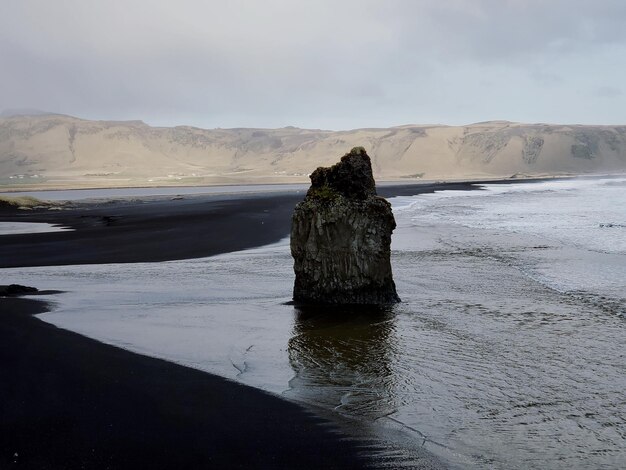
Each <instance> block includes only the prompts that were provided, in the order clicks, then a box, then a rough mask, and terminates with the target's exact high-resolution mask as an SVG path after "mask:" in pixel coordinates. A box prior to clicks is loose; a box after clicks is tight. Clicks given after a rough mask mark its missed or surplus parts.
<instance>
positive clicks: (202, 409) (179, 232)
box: [0, 183, 474, 469]
mask: <svg viewBox="0 0 626 470" xmlns="http://www.w3.org/2000/svg"><path fill="white" fill-rule="evenodd" d="M443 187H444V186H443V185H406V186H395V187H383V188H380V190H379V193H381V195H385V196H391V195H404V194H407V195H408V194H417V193H423V192H432V191H434V190H435V189H443ZM445 187H446V188H447V189H473V188H474V187H472V186H471V185H469V184H464V183H459V184H448V185H445ZM302 198H303V194H272V195H254V196H232V195H231V196H196V197H189V198H186V199H182V200H169V199H167V200H163V199H155V200H148V201H145V200H144V201H117V202H109V203H85V204H76V205H75V207H74V208H71V209H67V210H62V211H33V212H26V213H24V212H20V213H15V212H6V211H5V212H4V213H2V214H0V221H6V220H12V221H20V220H21V221H31V222H32V221H36V222H49V223H56V224H62V225H67V226H70V227H73V228H74V229H75V231H68V232H56V233H43V234H29V235H18V236H2V237H1V241H2V244H1V246H0V267H18V266H20V267H23V266H42V265H61V264H87V263H107V262H138V261H162V260H169V259H180V258H192V257H201V256H209V255H213V254H217V253H222V252H228V251H233V250H240V249H244V248H249V247H253V246H259V245H263V244H267V243H271V242H274V241H277V240H279V239H281V238H283V237H284V236H286V235H288V232H289V224H290V216H291V212H292V209H293V206H294V205H295V204H296V203H297V202H298V201H299V200H301V199H302ZM11 282H13V280H11V279H2V280H1V283H3V284H9V283H11ZM47 308H48V306H47V305H46V304H45V303H43V302H40V301H37V300H33V298H7V297H4V298H3V297H0V312H1V313H0V367H1V370H2V372H3V374H2V380H1V381H0V417H1V420H0V467H1V468H33V469H35V468H37V469H44V468H111V469H119V468H133V469H136V468H298V467H299V468H363V467H366V466H372V465H373V466H377V465H378V464H380V459H379V461H378V464H377V463H376V462H375V461H374V460H372V458H369V457H367V456H366V455H364V454H361V453H359V446H360V445H361V444H360V443H359V442H355V441H351V440H346V439H345V436H344V435H342V434H341V433H340V432H338V431H336V430H334V429H333V428H332V427H330V425H329V424H328V423H325V422H323V421H322V420H321V419H319V418H316V417H314V416H312V415H311V414H310V413H309V412H307V411H305V410H304V409H303V408H301V407H299V406H297V405H295V404H292V403H289V402H287V401H283V400H281V399H279V398H276V397H274V396H271V395H269V394H266V393H264V392H261V391H258V390H256V389H252V388H249V387H245V386H241V385H239V384H236V383H233V382H229V381H227V380H224V379H222V378H219V377H216V376H212V375H210V374H207V373H204V372H199V371H196V370H193V369H190V368H187V367H182V366H179V365H176V364H172V363H168V362H166V361H162V360H158V359H153V358H148V357H145V356H141V355H138V354H134V353H130V352H127V351H124V350H121V349H118V348H115V347H112V346H108V345H104V344H101V343H98V342H97V341H94V340H91V339H88V338H85V337H83V336H80V335H78V334H75V333H72V332H69V331H65V330H61V329H58V328H56V327H54V326H52V325H50V324H47V323H45V322H43V321H41V320H39V319H37V318H35V317H33V315H34V314H37V313H41V312H44V311H46V309H47ZM373 450H375V449H371V448H370V449H367V453H368V454H369V455H371V454H372V451H373ZM387 464H389V462H387ZM433 465H434V464H433V460H431V459H430V458H428V457H426V456H425V457H424V463H423V465H422V468H432V466H433ZM392 466H393V465H392Z"/></svg>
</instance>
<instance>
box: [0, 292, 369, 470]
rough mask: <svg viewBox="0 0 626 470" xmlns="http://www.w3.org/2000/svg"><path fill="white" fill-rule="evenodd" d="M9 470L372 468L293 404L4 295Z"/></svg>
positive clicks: (0, 445) (0, 460) (0, 433)
mask: <svg viewBox="0 0 626 470" xmlns="http://www.w3.org/2000/svg"><path fill="white" fill-rule="evenodd" d="M0 306H1V307H2V308H1V313H0V338H2V340H1V341H0V370H1V371H2V380H1V381H0V468H2V469H9V468H28V469H77V468H90V469H104V468H111V469H133V470H137V469H144V468H145V469H160V468H162V469H200V468H289V469H293V468H338V469H342V468H363V467H365V466H366V464H367V460H366V459H365V458H364V457H363V458H362V457H359V456H358V455H357V454H358V452H357V445H358V444H357V443H356V442H354V441H348V440H340V438H341V437H342V436H341V434H339V433H337V432H336V431H335V430H333V429H332V428H331V427H330V426H329V425H327V424H326V425H325V424H324V423H323V422H322V421H321V420H320V419H318V418H316V417H314V416H312V415H311V414H310V413H307V412H306V411H305V410H304V409H302V408H300V407H299V406H297V405H294V404H292V403H290V402H286V401H284V400H281V399H279V398H276V397H273V396H271V395H269V394H266V393H264V392H261V391H259V390H256V389H253V388H250V387H245V386H242V385H239V384H236V383H233V382H229V381H227V380H225V379H222V378H219V377H216V376H213V375H210V374H206V373H204V372H200V371H196V370H193V369H189V368H187V367H182V366H179V365H176V364H172V363H169V362H166V361H162V360H159V359H152V358H149V357H145V356H141V355H138V354H134V353H130V352H127V351H125V350H122V349H118V348H115V347H113V346H108V345H105V344H102V343H99V342H97V341H94V340H91V339H88V338H85V337H83V336H80V335H78V334H76V333H72V332H69V331H66V330H62V329H59V328H56V327H55V326H53V325H50V324H48V323H45V322H43V321H41V320H38V319H37V318H34V317H32V315H33V314H37V313H41V312H44V311H46V308H47V306H46V304H45V303H43V302H40V301H36V300H31V299H24V298H2V299H0Z"/></svg>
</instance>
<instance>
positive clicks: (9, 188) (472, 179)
mask: <svg viewBox="0 0 626 470" xmlns="http://www.w3.org/2000/svg"><path fill="white" fill-rule="evenodd" d="M619 174H621V173H607V174H605V173H597V174H595V173H594V174H571V173H563V174H537V175H533V174H528V175H526V174H524V175H510V176H485V175H473V176H472V175H468V176H467V177H450V178H434V179H430V178H426V179H421V178H396V179H384V178H382V179H379V180H377V182H376V184H377V187H384V186H404V185H422V184H438V183H475V184H479V183H481V182H490V183H493V182H515V181H528V180H530V181H534V180H552V179H560V178H586V177H589V178H596V177H605V176H614V175H619ZM309 185H310V181H309V178H308V177H303V178H294V179H290V180H286V181H259V182H250V181H246V180H242V181H237V182H216V183H206V182H203V183H199V184H181V183H180V182H173V183H172V184H121V185H110V184H108V185H105V184H103V185H99V184H58V185H57V184H32V185H17V184H16V185H6V184H5V185H0V195H5V196H12V195H14V194H16V193H17V195H19V194H20V193H39V192H48V191H50V192H56V191H92V190H95V191H100V190H124V189H129V190H132V189H145V190H149V189H166V190H173V189H176V188H181V189H190V188H211V189H214V188H225V189H226V188H237V187H249V188H252V189H254V188H265V187H267V188H269V187H273V188H276V189H280V188H281V187H285V186H303V187H307V188H308V186H309ZM227 192H234V191H227Z"/></svg>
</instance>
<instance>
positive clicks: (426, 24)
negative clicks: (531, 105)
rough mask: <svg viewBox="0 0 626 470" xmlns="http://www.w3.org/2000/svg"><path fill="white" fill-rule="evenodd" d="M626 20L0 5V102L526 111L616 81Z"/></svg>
mask: <svg viewBox="0 0 626 470" xmlns="http://www.w3.org/2000/svg"><path fill="white" fill-rule="evenodd" d="M625 19H626V3H624V2H622V1H613V0H605V1H602V2H592V1H586V0H579V1H564V0H551V1H550V2H546V1H538V0H526V1H522V0H517V1H514V0H508V1H507V0H465V1H462V0H449V1H446V2H441V1H435V0H418V1H409V0H388V1H387V2H380V1H374V0H358V1H357V0H343V1H329V0H318V1H316V2H309V1H295V0H290V1H287V0H267V1H264V2H257V1H251V0H250V1H244V0H230V1H201V0H179V1H178V2H166V1H157V0H125V1H120V0H109V1H103V0H101V1H98V0H94V1H90V2H85V1H79V0H56V1H54V2H50V1H49V0H21V1H6V2H2V4H1V5H0V59H1V62H2V64H3V69H4V73H3V74H2V75H1V76H0V106H4V107H38V108H45V109H50V110H52V111H59V112H66V113H70V114H78V115H81V116H86V117H92V118H97V117H102V118H143V119H146V120H148V121H150V122H154V123H159V124H176V123H182V122H180V120H183V119H184V120H186V123H190V124H196V125H205V126H222V127H225V126H228V125H258V126H274V125H287V124H294V125H300V126H317V127H355V126H359V125H392V124H399V123H402V122H416V121H424V122H426V121H429V122H430V121H433V120H435V119H438V120H440V121H443V122H451V123H458V122H459V121H463V120H468V121H479V120H482V119H483V118H485V117H487V116H486V115H487V114H489V115H490V116H491V114H493V113H496V112H497V113H501V114H506V115H501V116H498V117H500V118H508V119H513V120H515V119H518V120H519V119H520V118H527V117H533V116H529V115H528V114H527V113H526V114H524V113H520V112H518V111H517V110H518V109H520V106H519V104H520V102H521V103H525V102H528V101H529V100H531V97H532V98H535V97H537V96H541V95H542V94H543V93H546V92H547V91H549V90H554V88H555V87H559V89H560V90H561V92H562V93H561V94H560V95H561V97H560V99H562V100H566V99H568V97H569V99H575V98H576V99H579V98H578V96H577V95H576V96H575V94H576V93H578V92H577V90H578V88H577V87H578V86H579V85H581V86H582V84H581V83H579V82H581V81H584V82H586V83H595V82H599V83H596V84H595V88H596V89H597V88H598V87H599V86H600V83H601V84H602V86H605V87H608V88H611V87H612V88H618V87H619V83H620V80H623V78H625V77H624V74H625V72H624V67H625V66H624V65H621V64H622V63H626V61H624V60H623V59H624V58H625V57H624V51H626V32H625V31H624V28H622V27H621V25H622V24H623V22H624V20H625ZM607 51H611V54H612V55H613V57H614V59H615V62H614V63H613V64H612V65H611V64H609V63H608V62H607V63H599V62H598V60H597V58H598V57H604V56H605V55H606V53H607ZM620 59H621V60H620ZM591 62H593V63H594V65H593V67H592V66H589V65H588V64H590V63H591ZM616 63H618V65H616ZM574 74H575V75H580V77H575V75H574ZM573 77H575V78H573ZM600 77H602V79H601V80H600ZM486 81H489V82H491V83H492V85H491V86H490V87H487V88H485V87H484V86H481V83H485V82H486ZM585 86H588V85H587V84H585ZM510 87H515V89H516V91H515V93H516V96H515V97H513V96H509V95H508V94H507V90H508V89H510ZM468 93H471V94H472V95H468ZM494 96H499V101H495V100H494V98H493V97H494ZM590 96H591V95H590ZM594 96H596V98H598V96H597V94H595V95H594ZM589 99H590V100H591V99H592V98H591V97H590V98H589ZM532 101H533V102H534V101H535V100H534V99H532ZM623 104H624V103H621V102H620V101H619V100H618V102H616V103H615V108H614V109H613V108H611V109H607V108H606V106H607V104H606V100H603V106H604V107H605V108H604V109H605V110H606V111H605V115H606V117H605V118H602V116H599V119H606V120H607V121H610V120H615V119H620V118H621V116H622V114H621V110H620V109H619V108H618V105H622V107H621V109H623V108H624V107H623ZM589 105H590V106H594V103H593V102H591V101H590V102H589ZM535 106H536V108H535V111H534V115H535V116H536V119H535V120H542V119H541V117H542V116H544V115H553V114H554V110H553V109H547V108H545V106H544V105H542V103H541V102H536V103H535ZM598 106H599V105H598ZM529 112H530V113H531V114H532V112H531V111H530V110H529ZM557 117H558V116H557ZM581 117H583V116H571V118H570V117H569V116H562V117H560V119H563V120H569V121H571V120H576V119H580V118H581ZM566 118H567V119H566Z"/></svg>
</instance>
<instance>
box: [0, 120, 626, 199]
mask: <svg viewBox="0 0 626 470" xmlns="http://www.w3.org/2000/svg"><path fill="white" fill-rule="evenodd" d="M356 146H363V147H365V148H366V150H367V152H368V153H369V154H370V155H371V157H372V164H373V168H374V174H375V177H376V178H377V179H378V180H394V179H400V180H410V179H418V178H423V179H453V178H458V179H467V178H488V177H509V176H512V175H534V176H537V175H562V174H585V173H612V172H624V171H626V126H582V125H548V124H519V123H511V122H506V121H494V122H484V123H477V124H471V125H467V126H442V125H407V126H400V127H393V128H388V129H355V130H350V131H337V132H335V131H325V130H312V129H298V128H293V127H287V128H282V129H212V130H206V129H198V128H194V127H187V126H180V127H173V128H161V127H150V126H148V125H146V124H145V123H143V122H141V121H125V122H112V121H87V120H82V119H77V118H74V117H70V116H63V115H41V116H15V117H8V118H0V186H2V187H4V188H5V189H9V188H16V187H18V186H19V187H22V186H31V185H34V186H37V187H46V186H47V187H54V186H58V187H85V186H89V187H109V186H147V185H167V184H176V185H181V184H214V183H268V182H296V181H308V179H307V175H308V174H309V173H310V172H311V171H313V170H314V169H315V168H316V167H318V166H328V165H330V164H332V163H333V162H334V161H335V160H336V159H337V157H338V156H341V155H343V154H344V153H345V152H347V151H349V150H350V149H351V148H352V147H356Z"/></svg>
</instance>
